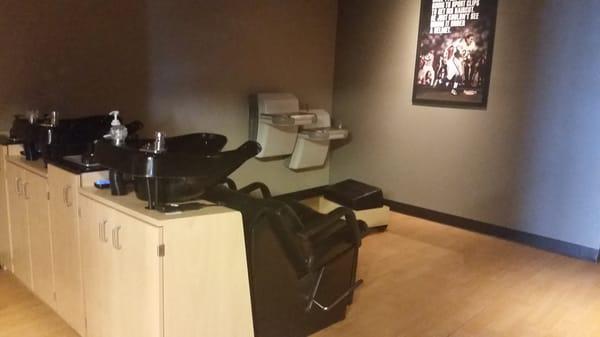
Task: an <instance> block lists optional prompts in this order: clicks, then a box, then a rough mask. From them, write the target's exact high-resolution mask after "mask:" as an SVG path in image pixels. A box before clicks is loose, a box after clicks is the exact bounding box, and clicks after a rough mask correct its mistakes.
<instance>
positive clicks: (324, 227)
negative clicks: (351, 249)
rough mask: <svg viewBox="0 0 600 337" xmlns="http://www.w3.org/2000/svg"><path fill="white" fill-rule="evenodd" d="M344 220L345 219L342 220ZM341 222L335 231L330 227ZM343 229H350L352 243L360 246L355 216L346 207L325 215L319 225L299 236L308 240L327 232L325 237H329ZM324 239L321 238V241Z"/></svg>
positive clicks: (358, 229)
mask: <svg viewBox="0 0 600 337" xmlns="http://www.w3.org/2000/svg"><path fill="white" fill-rule="evenodd" d="M342 218H345V219H342ZM340 220H342V221H343V223H342V224H341V225H339V226H336V227H338V228H336V230H332V228H331V226H334V225H335V223H336V222H338V221H340ZM343 227H350V230H351V231H352V235H353V237H354V242H355V243H357V244H359V245H360V242H361V237H362V236H361V234H360V228H359V226H358V221H357V220H356V215H355V214H354V212H353V211H352V210H351V209H349V208H347V207H338V208H336V209H334V210H333V211H331V212H329V213H327V215H325V218H320V219H319V224H318V225H316V226H314V227H312V228H310V229H308V230H306V231H303V232H302V233H299V235H300V236H301V237H302V238H304V239H310V238H311V237H315V236H319V235H320V234H322V233H323V232H325V231H329V233H328V234H327V235H326V237H329V236H331V235H333V234H335V233H336V232H338V231H339V230H340V229H342V228H343ZM323 238H325V237H322V239H323Z"/></svg>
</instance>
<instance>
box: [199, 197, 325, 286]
mask: <svg viewBox="0 0 600 337" xmlns="http://www.w3.org/2000/svg"><path fill="white" fill-rule="evenodd" d="M204 198H206V199H207V200H210V201H213V202H216V201H218V202H221V203H224V204H225V205H227V207H230V208H233V209H235V210H237V211H239V212H241V213H242V218H243V220H244V231H245V234H246V235H245V236H246V245H247V246H248V247H250V249H249V250H248V253H249V255H250V256H248V259H249V261H252V256H251V255H252V247H254V245H255V244H256V242H255V238H256V237H257V236H258V235H260V233H259V232H260V231H272V232H273V233H274V234H275V236H276V238H277V241H278V243H279V245H280V247H281V248H282V250H283V251H284V252H285V257H286V258H287V260H288V261H289V263H290V264H291V266H292V268H293V269H294V270H295V271H296V274H297V275H298V277H302V276H303V275H305V274H306V273H307V272H308V268H309V262H310V260H311V258H312V257H313V256H314V253H313V252H312V247H311V246H310V245H309V244H307V243H306V242H304V241H303V240H302V239H301V238H300V237H299V236H298V235H297V233H298V232H299V231H301V230H302V229H303V224H302V221H300V218H298V216H297V215H296V213H295V212H294V210H293V209H292V208H290V206H288V205H287V204H286V203H285V202H282V201H279V200H276V199H257V198H254V197H252V196H250V195H248V194H246V193H241V192H238V191H233V190H230V189H228V188H226V187H224V186H217V187H215V188H213V189H211V190H210V191H209V192H207V193H206V194H205V196H204Z"/></svg>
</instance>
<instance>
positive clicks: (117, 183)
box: [104, 110, 127, 195]
mask: <svg viewBox="0 0 600 337" xmlns="http://www.w3.org/2000/svg"><path fill="white" fill-rule="evenodd" d="M109 115H111V116H113V120H112V122H111V123H110V131H109V133H108V135H106V136H104V137H105V138H107V139H111V140H112V143H113V145H114V146H123V145H125V140H126V139H127V128H126V127H125V126H124V125H122V124H121V121H120V120H119V111H116V110H115V111H111V112H110V113H109ZM108 175H109V179H110V191H111V194H112V195H125V194H127V188H126V185H125V179H124V177H123V173H121V172H119V171H116V170H109V171H108Z"/></svg>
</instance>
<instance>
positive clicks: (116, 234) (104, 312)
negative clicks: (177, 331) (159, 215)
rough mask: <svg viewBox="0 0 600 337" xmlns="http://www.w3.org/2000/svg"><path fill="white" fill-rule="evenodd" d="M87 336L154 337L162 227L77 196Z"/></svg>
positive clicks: (157, 331) (157, 330)
mask: <svg viewBox="0 0 600 337" xmlns="http://www.w3.org/2000/svg"><path fill="white" fill-rule="evenodd" d="M80 208H81V229H82V235H81V236H82V241H81V242H82V248H83V249H82V251H83V266H84V267H83V275H84V283H85V299H86V313H87V324H88V325H87V332H88V334H87V335H88V337H154V336H156V337H158V336H162V328H161V322H162V320H161V312H160V310H161V287H160V280H161V274H160V273H161V257H160V256H159V254H158V248H159V247H160V236H161V230H160V229H159V228H156V227H153V226H150V225H148V224H147V223H144V222H142V221H139V220H136V219H134V218H132V217H129V216H126V215H124V214H122V213H120V212H118V211H116V210H114V209H112V208H109V207H107V206H105V205H103V204H100V203H97V202H93V201H91V200H89V199H86V198H85V197H84V198H82V199H81V202H80Z"/></svg>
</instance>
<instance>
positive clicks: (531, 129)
mask: <svg viewBox="0 0 600 337" xmlns="http://www.w3.org/2000/svg"><path fill="white" fill-rule="evenodd" d="M499 3H500V4H499V11H498V23H497V31H496V44H495V53H494V60H493V69H492V81H491V89H490V95H489V104H488V108H487V110H461V109H446V108H432V107H423V106H413V105H412V103H411V95H412V76H413V72H414V65H415V60H414V58H415V53H416V37H417V27H418V16H419V15H418V13H419V1H418V0H398V1H388V0H370V1H363V0H340V2H339V7H340V16H339V17H338V40H337V53H336V76H335V92H334V112H335V114H336V117H337V118H339V119H341V120H343V122H344V123H345V125H347V126H348V127H349V128H350V129H351V130H352V132H353V139H352V142H350V143H349V144H346V145H344V146H342V147H340V148H339V149H338V150H337V151H336V152H335V153H334V155H333V159H332V162H331V180H332V182H335V181H339V180H342V179H345V178H348V177H353V178H357V179H361V180H364V181H366V182H369V183H372V184H375V185H379V186H382V187H383V188H384V191H385V194H386V197H387V198H390V199H393V200H396V201H399V202H404V203H408V204H412V205H416V206H421V207H425V208H429V209H434V210H437V211H441V212H446V213H450V214H454V215H458V216H463V217H467V218H472V219H476V220H480V221H484V222H488V223H493V224H496V225H501V226H506V227H510V228H514V229H517V230H521V231H527V232H531V233H535V234H538V235H543V236H547V237H551V238H555V239H560V240H564V241H568V242H572V243H576V244H580V245H583V246H587V247H592V248H598V247H600V207H599V205H600V174H599V172H600V132H598V126H600V113H599V108H600V96H599V94H598V88H600V85H599V83H600V63H599V62H596V60H598V59H600V48H598V39H597V36H596V35H597V34H595V32H598V31H600V20H598V18H597V15H596V13H597V12H599V11H600V2H598V1H595V0H579V1H563V0H546V1H544V0H526V1H516V0H512V1H511V0H500V1H499Z"/></svg>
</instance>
